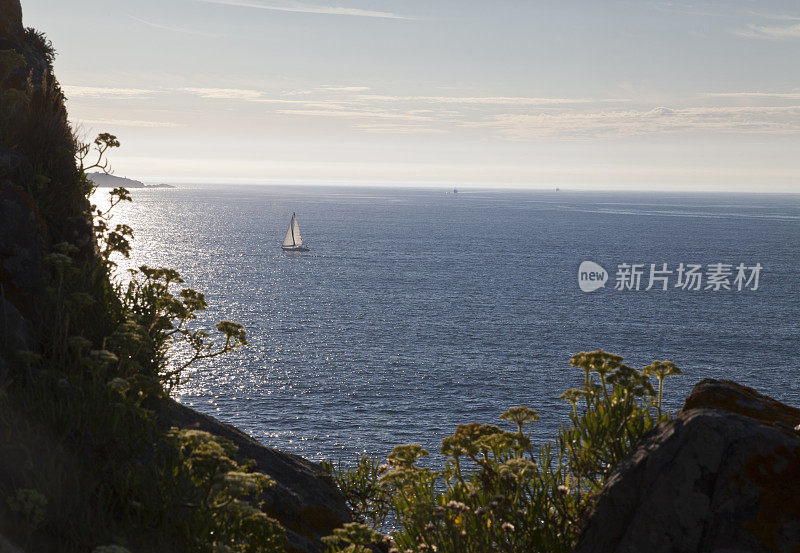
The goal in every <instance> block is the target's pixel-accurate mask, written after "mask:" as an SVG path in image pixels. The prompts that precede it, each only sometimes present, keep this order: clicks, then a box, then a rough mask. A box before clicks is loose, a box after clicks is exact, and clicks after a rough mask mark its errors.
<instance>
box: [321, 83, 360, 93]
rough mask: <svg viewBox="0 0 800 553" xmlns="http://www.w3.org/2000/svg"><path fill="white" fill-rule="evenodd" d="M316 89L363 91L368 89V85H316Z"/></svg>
mask: <svg viewBox="0 0 800 553" xmlns="http://www.w3.org/2000/svg"><path fill="white" fill-rule="evenodd" d="M316 90H330V91H332V92H364V91H366V90H369V87H368V86H329V85H323V86H318V87H317V88H316Z"/></svg>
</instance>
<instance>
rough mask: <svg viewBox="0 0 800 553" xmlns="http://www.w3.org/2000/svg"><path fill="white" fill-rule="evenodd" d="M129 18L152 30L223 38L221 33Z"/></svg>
mask: <svg viewBox="0 0 800 553" xmlns="http://www.w3.org/2000/svg"><path fill="white" fill-rule="evenodd" d="M128 17H129V18H131V19H133V20H135V21H138V22H139V23H141V24H143V25H147V26H148V27H153V28H154V29H162V30H164V31H170V32H173V33H185V34H189V35H199V36H204V37H208V38H222V37H224V36H225V34H223V33H208V32H206V31H199V30H197V29H187V28H185V27H175V26H173V25H162V24H160V23H153V22H152V21H147V20H145V19H141V18H139V17H136V16H135V15H128Z"/></svg>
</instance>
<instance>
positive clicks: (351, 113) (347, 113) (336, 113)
mask: <svg viewBox="0 0 800 553" xmlns="http://www.w3.org/2000/svg"><path fill="white" fill-rule="evenodd" d="M276 113H282V114H285V115H311V116H315V117H343V118H350V119H400V120H404V121H433V120H434V118H433V117H430V116H426V115H416V114H413V113H406V112H399V111H391V110H384V111H381V110H375V109H363V110H361V109H330V108H328V109H302V108H300V109H278V110H276Z"/></svg>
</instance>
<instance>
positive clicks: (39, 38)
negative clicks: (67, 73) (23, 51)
mask: <svg viewBox="0 0 800 553" xmlns="http://www.w3.org/2000/svg"><path fill="white" fill-rule="evenodd" d="M25 46H26V47H27V48H28V50H29V51H30V52H31V53H32V54H33V55H34V56H36V57H38V58H41V59H43V60H45V63H47V65H48V66H52V65H53V61H55V59H56V50H55V48H53V43H52V42H51V41H50V39H48V38H47V36H45V34H44V33H43V32H41V31H37V30H36V29H34V28H32V27H26V28H25Z"/></svg>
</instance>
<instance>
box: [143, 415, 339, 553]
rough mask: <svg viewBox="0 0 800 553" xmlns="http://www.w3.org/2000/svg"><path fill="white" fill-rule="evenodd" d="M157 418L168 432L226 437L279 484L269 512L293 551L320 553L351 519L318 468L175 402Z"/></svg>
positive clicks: (268, 501) (270, 496) (241, 455)
mask: <svg viewBox="0 0 800 553" xmlns="http://www.w3.org/2000/svg"><path fill="white" fill-rule="evenodd" d="M158 417H159V420H160V421H161V424H162V425H163V427H164V428H169V427H171V426H175V427H178V428H192V429H197V430H204V431H206V432H210V433H212V434H216V435H217V436H222V437H223V438H226V439H228V440H230V441H232V442H233V443H234V444H235V445H236V446H237V447H238V448H239V461H242V460H244V459H253V460H255V462H256V464H257V467H258V470H259V471H260V472H263V473H264V474H267V475H269V476H270V477H271V478H272V479H273V480H274V481H275V482H276V484H277V486H275V487H273V488H272V489H271V490H270V492H269V493H268V495H267V497H266V506H265V509H264V510H265V511H266V512H267V514H269V515H270V516H271V517H273V518H275V519H276V520H277V521H278V522H280V523H281V525H282V526H283V527H284V528H285V529H286V531H287V532H286V533H287V537H288V538H289V547H288V550H289V551H290V552H292V551H295V552H308V553H317V552H319V551H321V550H322V543H321V542H320V541H319V540H320V538H321V537H323V536H327V535H330V534H331V533H332V531H333V529H334V528H337V527H339V526H341V525H342V524H343V523H345V522H349V521H350V520H351V515H350V511H349V509H348V508H347V505H346V504H345V501H344V498H343V497H342V495H341V494H340V493H339V491H338V490H337V489H336V486H335V485H334V483H333V482H332V480H331V479H330V477H329V476H328V474H327V473H326V472H325V471H324V470H322V468H321V467H320V466H319V465H318V464H317V463H313V462H311V461H309V460H307V459H304V458H302V457H299V456H297V455H292V454H289V453H284V452H282V451H278V450H277V449H273V448H271V447H266V446H264V445H262V444H260V443H259V442H258V441H256V440H255V439H253V438H251V437H250V436H248V435H247V434H245V433H244V432H242V431H241V430H239V429H238V428H236V427H234V426H231V425H229V424H225V423H222V422H220V421H218V420H217V419H215V418H213V417H210V416H208V415H204V414H203V413H198V412H197V411H194V410H193V409H190V408H189V407H186V406H185V405H181V404H179V403H177V402H175V401H173V400H171V399H168V400H165V401H164V402H163V403H162V404H161V406H160V408H159V410H158Z"/></svg>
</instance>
